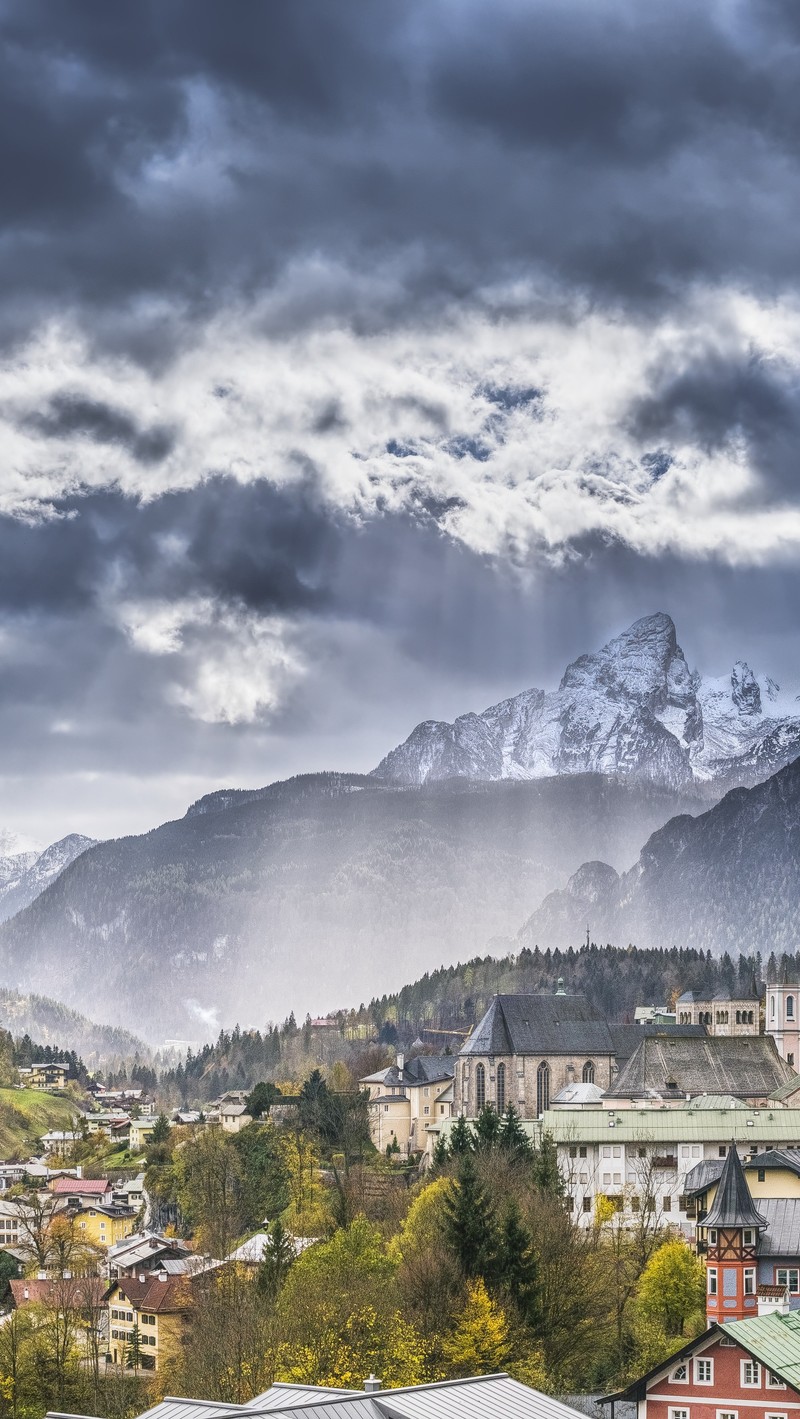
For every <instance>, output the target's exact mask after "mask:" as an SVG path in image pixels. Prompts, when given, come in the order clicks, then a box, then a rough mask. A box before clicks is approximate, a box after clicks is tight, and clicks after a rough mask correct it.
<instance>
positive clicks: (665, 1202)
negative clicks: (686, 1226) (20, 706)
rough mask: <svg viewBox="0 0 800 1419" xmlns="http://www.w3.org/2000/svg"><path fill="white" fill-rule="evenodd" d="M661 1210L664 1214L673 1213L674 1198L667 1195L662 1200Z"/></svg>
mask: <svg viewBox="0 0 800 1419" xmlns="http://www.w3.org/2000/svg"><path fill="white" fill-rule="evenodd" d="M661 1210H662V1212H671V1211H672V1198H671V1197H670V1195H669V1193H667V1194H666V1196H665V1197H664V1198H663V1199H662V1202H661Z"/></svg>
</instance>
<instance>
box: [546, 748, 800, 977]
mask: <svg viewBox="0 0 800 1419" xmlns="http://www.w3.org/2000/svg"><path fill="white" fill-rule="evenodd" d="M799 912H800V759H797V760H796V761H795V762H794V763H792V764H789V765H787V766H786V767H785V768H783V769H781V770H780V771H779V772H778V773H776V774H774V775H773V776H772V777H771V778H769V779H767V781H766V783H761V784H758V785H757V787H755V788H737V789H733V790H732V791H731V792H730V793H728V794H726V795H725V797H724V798H723V799H722V800H721V801H720V802H719V803H718V804H716V806H715V807H714V808H712V809H711V810H710V811H709V812H706V813H703V814H701V815H700V816H699V817H696V818H691V817H686V816H680V817H676V818H673V819H672V820H671V821H670V822H669V823H667V824H666V825H665V826H664V827H663V828H661V829H660V830H659V831H658V832H655V833H653V835H652V837H650V838H649V839H648V841H647V842H646V843H645V845H644V847H643V848H642V852H641V854H640V857H639V860H638V862H637V863H636V864H635V865H634V866H633V867H632V868H631V869H630V871H629V872H625V873H624V874H623V875H622V876H619V875H618V874H617V873H616V872H615V870H614V869H613V867H610V866H608V864H607V863H605V862H597V861H593V862H586V863H584V864H583V866H582V867H580V868H579V870H578V871H577V872H576V873H574V874H573V876H572V877H571V878H570V879H569V881H568V883H567V885H566V887H564V888H562V889H560V890H558V891H555V892H551V893H550V894H549V896H547V897H546V898H545V900H544V901H543V902H542V904H541V906H540V907H539V908H538V910H537V911H536V912H534V914H533V915H532V916H531V917H530V918H529V919H528V920H527V921H526V923H525V925H524V927H523V928H522V930H521V932H520V934H519V939H520V941H521V942H522V943H523V944H526V945H533V944H534V943H537V944H538V945H540V946H542V947H545V946H551V947H556V946H569V945H574V943H575V941H576V940H578V939H579V938H580V936H581V934H582V933H585V931H586V927H587V925H588V926H589V927H590V930H591V935H592V938H593V939H594V940H595V941H612V942H614V943H615V944H616V945H617V946H622V945H625V944H627V943H628V942H635V943H636V945H638V946H645V947H648V946H664V947H668V946H673V945H677V946H690V947H697V948H700V949H703V950H708V949H711V950H712V951H714V953H715V954H721V953H722V952H723V951H731V952H738V951H746V952H753V951H761V952H762V953H763V954H764V955H765V956H766V955H768V954H769V953H770V952H771V951H775V952H776V953H780V952H781V951H795V950H796V949H797V944H798V941H797V919H798V913H799Z"/></svg>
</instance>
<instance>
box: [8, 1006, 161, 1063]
mask: <svg viewBox="0 0 800 1419" xmlns="http://www.w3.org/2000/svg"><path fill="white" fill-rule="evenodd" d="M0 1027H2V1028H3V1029H4V1030H10V1031H11V1033H12V1035H14V1037H15V1038H17V1037H18V1036H20V1035H30V1037H31V1039H32V1040H35V1041H36V1043H37V1044H41V1045H55V1046H56V1047H57V1048H58V1049H64V1050H68V1049H74V1050H75V1051H76V1052H77V1053H78V1054H79V1055H80V1056H81V1058H82V1059H83V1061H84V1063H85V1064H87V1065H88V1066H89V1067H90V1068H91V1067H92V1066H95V1067H96V1066H98V1065H101V1064H104V1063H107V1062H108V1061H109V1060H115V1059H116V1060H119V1059H122V1058H126V1059H127V1058H132V1057H133V1056H134V1055H136V1054H138V1055H139V1056H140V1057H141V1058H142V1059H146V1058H147V1057H148V1054H149V1051H148V1048H147V1045H146V1044H145V1043H144V1041H143V1040H141V1039H139V1038H138V1037H137V1036H136V1035H132V1034H130V1033H129V1032H128V1031H127V1030H120V1029H117V1028H115V1027H114V1026H112V1025H96V1024H95V1023H94V1021H93V1020H87V1018H86V1016H85V1015H81V1014H79V1013H78V1011H77V1010H69V1009H68V1008H67V1007H66V1006H65V1005H62V1004H61V1002H60V1001H59V1000H51V999H49V997H48V996H44V995H21V994H20V992H19V991H17V990H3V989H0Z"/></svg>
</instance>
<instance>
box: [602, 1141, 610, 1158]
mask: <svg viewBox="0 0 800 1419" xmlns="http://www.w3.org/2000/svg"><path fill="white" fill-rule="evenodd" d="M603 1157H604V1158H610V1157H611V1147H610V1145H609V1144H608V1143H605V1144H604V1145H603Z"/></svg>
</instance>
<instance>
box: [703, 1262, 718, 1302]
mask: <svg viewBox="0 0 800 1419" xmlns="http://www.w3.org/2000/svg"><path fill="white" fill-rule="evenodd" d="M706 1277H707V1280H708V1294H709V1296H716V1294H717V1268H716V1266H707V1267H706Z"/></svg>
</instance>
